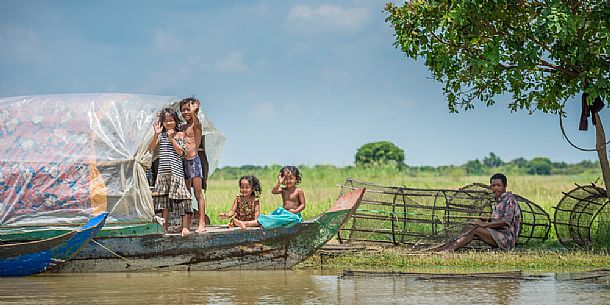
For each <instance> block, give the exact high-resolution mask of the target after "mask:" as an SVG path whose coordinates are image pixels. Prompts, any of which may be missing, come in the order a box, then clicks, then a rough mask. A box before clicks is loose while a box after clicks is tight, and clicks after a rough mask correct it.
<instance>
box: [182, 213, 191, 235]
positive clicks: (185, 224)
mask: <svg viewBox="0 0 610 305" xmlns="http://www.w3.org/2000/svg"><path fill="white" fill-rule="evenodd" d="M190 228H191V214H189V213H185V214H184V215H183V216H182V236H183V237H184V236H189V235H190V234H191V230H190Z"/></svg>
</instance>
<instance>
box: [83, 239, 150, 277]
mask: <svg viewBox="0 0 610 305" xmlns="http://www.w3.org/2000/svg"><path fill="white" fill-rule="evenodd" d="M91 241H92V242H94V243H95V244H96V245H98V246H100V247H102V248H103V249H104V250H106V251H108V252H110V253H111V254H112V255H114V256H116V257H118V258H120V259H122V260H125V261H126V262H127V268H129V267H131V265H132V264H133V265H136V266H139V267H141V268H144V270H146V269H148V270H153V269H154V267H146V266H143V265H141V264H138V263H136V262H134V261H132V260H130V259H128V258H126V257H124V256H121V255H120V254H118V253H116V252H114V251H112V250H110V249H108V248H107V247H106V246H104V245H102V244H100V243H99V242H98V241H97V240H95V239H91Z"/></svg>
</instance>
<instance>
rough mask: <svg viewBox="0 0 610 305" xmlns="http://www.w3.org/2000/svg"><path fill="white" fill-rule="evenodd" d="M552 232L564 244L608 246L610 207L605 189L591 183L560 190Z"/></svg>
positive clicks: (593, 246)
mask: <svg viewBox="0 0 610 305" xmlns="http://www.w3.org/2000/svg"><path fill="white" fill-rule="evenodd" d="M554 219H555V220H554V225H555V232H556V234H557V239H558V240H559V242H560V243H561V244H563V245H565V246H579V247H585V248H610V207H609V206H608V196H607V195H606V190H605V189H603V188H600V187H598V186H596V185H595V184H591V185H585V186H580V185H577V187H576V188H574V189H573V190H571V191H569V192H567V193H564V196H563V198H562V199H561V200H560V201H559V204H557V207H555V216H554Z"/></svg>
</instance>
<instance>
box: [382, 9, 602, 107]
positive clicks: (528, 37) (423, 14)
mask: <svg viewBox="0 0 610 305" xmlns="http://www.w3.org/2000/svg"><path fill="white" fill-rule="evenodd" d="M386 13H387V14H388V17H387V19H386V21H387V22H389V23H390V24H391V25H392V27H393V28H394V30H395V32H396V35H395V36H396V43H395V46H396V47H397V48H400V49H401V50H402V51H403V52H404V53H405V54H406V55H407V56H408V57H410V58H413V59H418V58H419V57H423V58H424V59H425V65H426V66H427V67H428V68H429V69H430V71H431V73H432V75H433V77H434V79H436V80H437V81H439V82H442V83H443V84H444V88H443V91H444V93H445V95H446V96H447V101H448V107H449V110H450V111H452V112H457V111H458V110H460V109H471V108H473V107H474V105H473V102H475V101H480V102H482V103H483V104H485V105H491V104H493V103H494V98H495V96H497V95H503V94H506V93H509V94H511V95H512V98H513V101H512V102H510V103H509V105H508V106H509V108H510V109H511V110H519V109H526V110H528V111H534V110H536V109H537V110H541V111H544V112H557V111H559V110H560V109H561V107H562V106H561V105H563V104H564V103H565V101H567V100H568V99H570V98H572V97H574V96H576V95H578V94H581V93H582V92H583V90H584V88H585V85H584V84H585V83H589V84H590V86H589V89H588V90H589V92H591V93H594V94H595V95H597V96H601V97H603V98H606V97H608V96H609V95H610V94H609V93H610V84H608V79H609V78H610V75H609V73H610V60H609V58H608V56H609V53H610V34H609V33H610V8H608V3H607V2H606V1H602V0H596V1H595V0H594V1H587V2H567V1H561V0H548V1H518V2H517V1H501V0H497V1H483V0H469V1H436V0H431V1H423V0H416V1H406V2H405V3H404V5H402V6H401V7H397V6H395V5H394V4H392V3H388V4H387V5H386Z"/></svg>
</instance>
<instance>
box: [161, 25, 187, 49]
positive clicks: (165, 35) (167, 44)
mask: <svg viewBox="0 0 610 305" xmlns="http://www.w3.org/2000/svg"><path fill="white" fill-rule="evenodd" d="M154 44H155V47H156V48H157V49H158V50H159V51H162V52H168V51H175V50H180V49H181V48H182V46H183V43H182V41H181V40H180V39H178V38H177V37H176V36H175V35H172V34H171V33H169V32H168V31H166V30H163V29H157V30H155V36H154Z"/></svg>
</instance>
